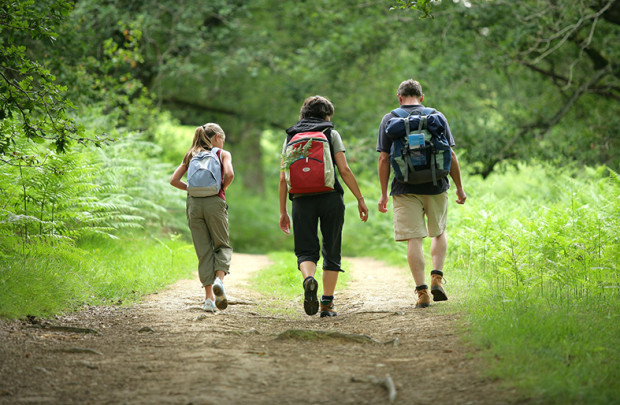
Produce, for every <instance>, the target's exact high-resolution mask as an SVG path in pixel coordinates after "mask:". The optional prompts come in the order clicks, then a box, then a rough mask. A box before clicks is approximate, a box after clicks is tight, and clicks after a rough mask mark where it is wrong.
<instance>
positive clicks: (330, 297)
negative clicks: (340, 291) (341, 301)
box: [321, 295, 334, 302]
mask: <svg viewBox="0 0 620 405" xmlns="http://www.w3.org/2000/svg"><path fill="white" fill-rule="evenodd" d="M333 300H334V296H333V295H322V296H321V301H323V302H331V301H333Z"/></svg>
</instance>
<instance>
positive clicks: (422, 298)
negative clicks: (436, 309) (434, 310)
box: [415, 284, 431, 308]
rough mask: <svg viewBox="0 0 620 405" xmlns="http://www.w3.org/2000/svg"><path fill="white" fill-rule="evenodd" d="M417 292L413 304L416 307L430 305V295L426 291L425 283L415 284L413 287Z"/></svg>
mask: <svg viewBox="0 0 620 405" xmlns="http://www.w3.org/2000/svg"><path fill="white" fill-rule="evenodd" d="M415 290H416V292H417V293H418V302H417V304H415V307H416V308H426V307H429V306H430V305H431V295H430V294H429V293H428V286H427V285H426V284H424V285H420V286H417V287H416V288H415Z"/></svg>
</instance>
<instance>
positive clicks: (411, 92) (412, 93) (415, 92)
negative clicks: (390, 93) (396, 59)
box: [396, 79, 424, 97]
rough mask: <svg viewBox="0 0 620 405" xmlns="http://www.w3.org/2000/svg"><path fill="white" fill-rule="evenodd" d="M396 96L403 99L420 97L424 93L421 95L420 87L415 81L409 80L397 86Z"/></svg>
mask: <svg viewBox="0 0 620 405" xmlns="http://www.w3.org/2000/svg"><path fill="white" fill-rule="evenodd" d="M396 94H398V95H399V96H403V97H422V94H424V93H422V86H421V85H420V83H419V82H418V81H417V80H413V79H409V80H405V81H404V82H402V83H401V84H400V86H398V92H397V93H396Z"/></svg>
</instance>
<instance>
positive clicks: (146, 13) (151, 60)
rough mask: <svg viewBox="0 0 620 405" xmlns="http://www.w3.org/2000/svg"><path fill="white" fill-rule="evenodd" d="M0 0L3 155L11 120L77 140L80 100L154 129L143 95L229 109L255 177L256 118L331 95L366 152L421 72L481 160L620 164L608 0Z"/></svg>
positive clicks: (232, 131)
mask: <svg viewBox="0 0 620 405" xmlns="http://www.w3.org/2000/svg"><path fill="white" fill-rule="evenodd" d="M0 13H1V14H0V27H1V29H2V34H3V35H2V44H3V47H2V51H1V52H2V60H3V63H2V71H1V72H0V73H2V75H1V76H0V78H1V79H2V86H1V87H0V100H2V105H1V108H0V118H2V122H1V123H2V126H3V130H2V134H3V135H2V137H1V138H0V152H1V153H2V154H3V156H5V158H4V160H7V158H6V156H8V155H9V154H10V153H12V152H11V150H12V149H10V145H11V143H12V142H13V140H14V139H15V137H19V136H21V137H26V138H30V139H43V140H45V139H47V140H50V141H52V143H53V145H54V146H55V147H56V149H57V150H58V151H62V150H65V149H66V147H67V144H68V143H69V142H70V141H71V140H75V141H78V142H84V141H85V139H87V137H85V136H84V135H83V131H82V129H81V128H80V126H79V125H78V124H76V122H75V121H73V120H72V115H71V110H73V105H74V104H75V105H78V106H81V105H85V104H87V105H92V103H94V102H96V103H97V105H100V106H101V111H102V113H104V114H108V113H109V114H114V115H115V116H117V117H118V118H119V119H121V123H124V124H126V125H128V126H130V127H132V128H135V129H138V130H140V129H142V130H144V129H145V128H148V125H149V122H150V121H149V120H150V118H149V114H148V113H147V112H146V111H143V112H142V113H140V114H136V110H138V109H139V108H136V105H140V106H143V107H145V108H146V109H147V110H148V109H151V111H158V109H160V110H169V111H171V112H172V114H173V115H174V116H176V117H177V118H178V119H180V120H181V121H182V122H183V123H187V124H190V125H199V124H202V123H204V122H205V121H216V122H219V123H220V124H221V125H222V126H223V128H224V129H225V130H226V131H227V132H228V133H229V137H228V139H229V141H230V144H231V145H232V146H233V148H236V149H237V150H236V152H237V156H239V158H238V159H237V161H238V162H239V164H240V168H241V170H242V172H243V173H245V176H243V177H244V180H245V182H246V185H248V186H251V187H254V188H256V189H257V190H260V189H261V188H262V176H261V174H262V170H254V169H253V168H255V167H257V166H260V162H261V157H260V153H261V148H260V138H261V134H262V132H263V131H264V130H268V129H274V130H278V131H280V130H282V129H284V128H286V127H287V126H289V125H291V124H292V123H294V121H295V120H296V118H297V115H298V110H299V106H300V105H301V102H302V101H303V99H304V98H305V97H307V96H309V95H313V94H322V95H325V96H327V97H329V98H330V99H332V101H334V104H335V106H336V116H335V117H334V121H335V122H336V125H337V126H338V128H340V129H341V130H342V132H343V134H344V136H345V137H347V136H349V137H350V140H348V142H347V143H348V144H349V145H351V147H352V148H354V149H355V148H359V149H360V151H362V152H363V153H361V155H360V156H359V160H360V162H361V163H363V166H369V165H371V164H373V162H374V155H373V152H372V151H373V150H374V142H375V138H376V131H377V128H378V123H379V120H380V119H381V117H382V115H383V114H384V113H385V112H387V111H389V110H390V109H392V108H393V107H394V106H395V105H396V98H395V91H396V87H397V86H398V84H399V83H400V81H402V80H404V79H407V78H410V77H413V78H415V79H417V80H419V81H420V82H421V83H422V85H423V88H424V90H425V102H426V103H427V104H428V105H431V106H433V107H436V108H438V109H439V110H441V111H442V112H444V114H445V115H446V116H447V118H448V120H449V121H450V124H451V127H452V128H453V132H454V134H455V137H456V140H457V148H458V149H459V150H460V156H462V159H463V161H464V162H466V163H467V167H468V168H469V169H468V170H471V171H472V172H473V173H478V174H482V175H483V176H487V175H488V174H489V173H491V172H492V171H493V170H495V168H496V167H497V164H498V163H500V162H503V161H508V162H516V161H521V160H528V159H541V160H550V161H556V162H559V163H567V162H578V163H579V164H607V165H609V166H611V167H612V168H617V167H618V156H617V153H615V151H616V150H617V146H618V145H617V136H616V132H617V130H616V128H617V127H618V124H619V122H618V121H619V120H620V118H618V114H617V102H618V98H619V95H620V93H619V89H620V85H619V83H618V73H619V72H618V52H619V50H618V47H617V45H616V44H617V43H618V39H619V37H620V35H619V30H618V19H619V18H620V17H619V16H620V6H619V5H618V2H616V1H614V0H588V1H582V2H568V3H567V2H561V1H557V0H543V1H539V0H536V1H534V0H525V1H520V2H516V3H515V2H512V1H505V0H493V1H486V0H485V1H468V0H459V1H457V0H455V1H452V2H437V1H417V2H406V1H388V0H382V1H375V2H366V3H359V2H357V1H353V0H346V1H335V0H319V1H314V2H307V1H299V2H276V1H273V0H256V1H252V2H243V1H238V0H217V1H210V2H198V1H189V0H181V1H178V0H177V1H172V0H162V1H159V2H157V5H156V6H154V5H153V3H152V2H150V1H144V0H137V1H126V0H106V1H92V0H81V1H77V2H75V3H73V2H70V1H66V0H41V1H37V2H36V3H35V2H34V1H14V2H8V3H7V2H5V3H4V6H2V8H1V9H0ZM149 100H153V102H151V101H149ZM140 108H142V107H140ZM16 114H17V115H16ZM123 117H124V118H123ZM128 117H134V118H128ZM7 118H12V119H7ZM123 120H125V121H123ZM127 120H129V121H127ZM140 121H142V122H140ZM87 133H90V135H91V136H90V137H88V139H93V140H94V141H95V142H96V143H98V144H99V143H100V139H101V138H100V139H98V137H99V136H100V135H103V131H97V129H94V128H90V129H89V131H87ZM95 135H96V136H95ZM13 143H14V142H13ZM13 152H16V151H15V150H13Z"/></svg>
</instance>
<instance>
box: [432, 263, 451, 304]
mask: <svg viewBox="0 0 620 405" xmlns="http://www.w3.org/2000/svg"><path fill="white" fill-rule="evenodd" d="M443 283H445V280H444V279H443V272H442V271H441V270H433V271H431V294H433V301H446V300H447V299H448V296H447V295H446V290H444V289H443V286H442V284H443Z"/></svg>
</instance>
